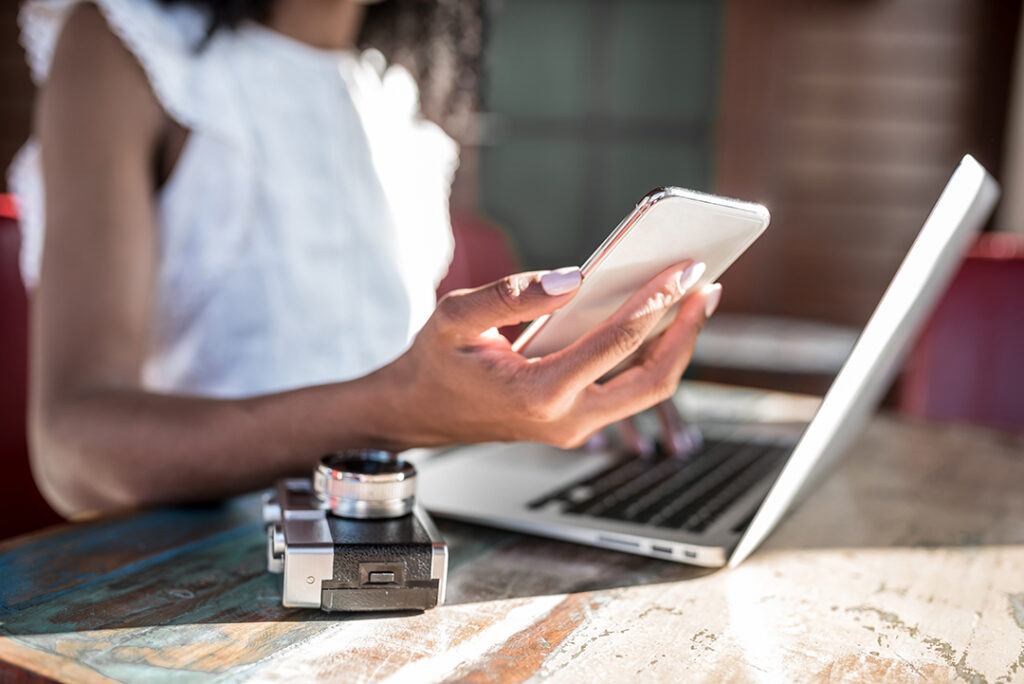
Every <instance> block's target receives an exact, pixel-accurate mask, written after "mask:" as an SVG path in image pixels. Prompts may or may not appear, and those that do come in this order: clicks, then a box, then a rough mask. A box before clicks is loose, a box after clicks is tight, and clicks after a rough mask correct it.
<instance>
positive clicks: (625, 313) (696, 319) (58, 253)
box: [29, 5, 714, 514]
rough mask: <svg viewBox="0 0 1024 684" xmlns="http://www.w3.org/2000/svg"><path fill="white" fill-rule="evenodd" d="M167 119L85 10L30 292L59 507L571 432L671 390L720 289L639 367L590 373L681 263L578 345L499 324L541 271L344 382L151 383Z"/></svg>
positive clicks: (73, 31) (437, 318) (539, 294)
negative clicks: (502, 333)
mask: <svg viewBox="0 0 1024 684" xmlns="http://www.w3.org/2000/svg"><path fill="white" fill-rule="evenodd" d="M169 126H170V122H169V121H168V120H167V117H166V115H165V114H164V112H163V111H162V110H161V108H160V106H159V103H158V102H157V100H156V98H155V97H154V95H153V93H152V92H151V91H150V88H149V84H148V82H147V81H146V78H145V75H144V74H143V73H142V71H141V69H140V68H139V66H138V65H137V64H136V62H135V61H134V59H133V58H132V56H131V55H130V54H129V53H128V52H127V50H126V49H125V48H124V47H123V46H122V45H121V44H120V43H119V41H118V40H117V39H116V38H115V37H114V36H113V35H112V34H111V33H110V31H109V30H108V29H107V27H106V25H105V23H104V22H103V19H102V17H101V16H100V15H99V13H98V11H97V10H96V9H95V8H93V7H91V6H88V5H85V6H82V7H80V8H79V9H77V10H76V11H75V12H74V14H73V16H72V17H71V18H70V20H69V24H68V25H67V27H66V28H65V30H64V32H63V34H62V37H61V39H60V42H59V45H58V49H57V52H56V55H55V58H54V63H53V68H52V70H51V75H50V80H49V81H48V83H47V84H46V86H45V87H44V89H43V92H42V94H41V100H40V108H39V113H38V122H37V128H38V137H39V140H40V143H41V145H42V153H43V169H44V179H45V187H46V195H47V198H46V215H47V226H46V244H45V249H44V256H43V262H42V270H41V277H40V282H39V286H38V289H37V290H36V292H35V293H34V295H33V301H32V312H33V321H32V342H31V345H32V347H31V357H32V368H31V390H30V391H31V397H30V408H29V412H30V416H29V423H30V435H31V439H32V459H33V467H34V471H35V474H36V479H37V481H38V482H39V483H40V487H41V489H42V490H43V493H44V494H45V495H46V496H47V498H48V499H49V500H50V502H51V503H53V504H54V506H55V507H57V508H58V510H60V511H61V512H62V513H65V514H72V513H77V512H81V511H86V510H109V509H115V508H124V507H130V506H138V505H147V504H156V503H165V502H176V501H187V500H198V499H209V498H215V497H221V496H225V495H228V494H231V493H235V492H240V491H245V490H248V489H252V488H255V487H259V486H263V485H266V484H269V483H270V482H271V481H272V480H273V479H274V478H276V477H279V476H281V475H283V474H286V473H290V472H296V471H304V470H305V469H307V468H308V467H310V465H311V464H312V463H313V461H314V460H315V458H316V457H317V456H319V455H320V454H322V453H324V452H328V451H334V450H338V449H341V448H346V447H377V448H389V449H394V450H400V449H403V448H407V447H411V446H419V445H437V444H445V443H453V442H468V441H480V440H495V439H506V440H509V439H531V440H537V441H546V442H550V443H554V444H559V445H566V446H568V445H573V444H577V443H579V442H581V441H582V440H583V439H584V438H585V437H586V436H587V435H589V434H591V433H592V432H594V431H595V430H597V429H599V428H600V427H601V426H603V425H605V424H607V423H609V422H612V421H614V420H617V419H619V418H622V417H625V416H628V415H630V414H632V413H635V412H636V411H638V410H641V409H643V408H646V407H647V406H650V405H652V404H654V403H656V402H657V401H658V400H660V399H663V398H664V397H666V396H668V395H669V394H670V393H671V391H672V390H673V389H674V387H675V385H676V382H677V380H678V378H679V376H680V374H681V372H682V370H683V368H684V367H685V365H686V363H687V361H688V360H689V355H690V352H691V350H692V347H693V343H694V340H695V337H696V334H697V332H698V331H699V329H700V327H701V325H702V324H703V321H704V319H705V317H706V312H705V307H706V306H707V305H708V303H709V302H711V300H709V299H708V293H704V292H701V293H694V294H693V295H691V296H689V297H688V298H687V300H686V302H684V304H683V306H682V307H681V308H680V311H679V314H678V315H677V317H676V320H675V322H674V323H673V325H672V326H671V327H670V328H669V329H668V330H667V331H666V332H665V333H664V334H663V335H662V336H661V337H660V338H659V339H658V340H657V342H656V343H654V344H651V345H648V346H647V347H646V348H645V350H644V352H643V354H642V356H641V358H640V359H639V360H638V361H637V362H636V363H635V364H634V365H633V367H631V368H630V369H629V370H627V371H626V372H624V373H622V374H621V375H619V376H617V377H616V379H615V380H613V381H611V382H609V383H606V384H604V385H597V384H595V381H596V380H597V379H598V378H599V377H601V376H602V375H603V374H604V373H605V372H607V371H608V370H610V369H611V368H612V367H614V366H615V365H617V364H618V363H619V361H620V360H621V359H622V358H625V357H626V356H627V355H628V354H630V353H631V352H632V351H634V350H635V349H637V348H638V346H639V345H640V342H641V341H642V340H643V338H644V336H645V335H646V332H647V331H648V330H650V329H651V327H653V326H654V324H655V323H656V322H657V320H658V319H659V318H660V317H661V316H662V315H663V314H664V311H665V310H666V309H667V308H668V307H670V306H671V305H672V304H673V303H675V302H676V301H678V300H679V299H681V298H682V297H683V296H684V295H685V294H687V293H685V292H684V290H683V288H681V287H680V277H679V276H680V273H681V272H682V270H683V268H685V264H682V265H679V266H677V267H674V268H672V269H669V270H667V271H665V272H664V273H662V274H661V275H659V276H658V278H656V279H655V280H653V281H652V282H651V283H650V284H649V285H648V286H647V287H646V288H644V290H642V291H641V292H638V293H637V294H636V295H635V296H634V297H633V298H632V299H631V300H630V302H628V303H627V304H625V305H624V306H623V307H622V309H620V310H619V312H618V313H616V314H615V316H613V317H612V318H611V319H609V320H608V321H607V322H606V323H605V324H603V325H601V326H599V327H598V328H596V329H595V330H593V331H592V332H591V333H590V334H588V335H587V336H585V337H584V338H582V339H581V340H579V341H578V342H577V343H576V344H574V345H573V346H572V347H570V348H568V349H566V350H564V351H562V352H559V353H557V354H553V355H551V356H549V357H545V358H543V359H539V360H533V361H530V360H527V359H525V358H523V357H522V356H520V355H518V354H515V353H513V352H512V351H511V350H510V348H509V345H508V343H507V341H505V340H504V339H503V338H500V337H499V336H497V335H496V334H495V333H492V332H491V330H492V328H493V327H495V326H501V325H506V324H510V323H518V322H521V321H525V320H530V319H533V318H536V317H537V316H539V315H542V314H544V313H548V312H550V311H552V310H554V309H556V308H558V307H559V306H561V305H563V304H565V303H566V302H567V301H568V300H569V299H570V298H571V297H572V296H573V294H574V293H575V287H574V286H573V285H574V284H573V283H570V287H569V288H568V289H567V291H565V292H563V293H561V294H550V293H549V291H550V290H551V289H552V288H551V285H552V282H553V278H552V277H551V276H548V277H547V278H545V274H543V273H531V274H520V275H517V276H510V277H509V278H506V279H504V280H502V281H498V282H497V283H494V284H492V285H489V286H485V287H482V288H478V289H476V290H469V291H461V292H458V293H453V294H452V295H450V296H448V297H446V298H445V299H444V300H442V302H441V303H440V304H439V306H438V309H437V311H436V312H435V314H434V315H433V316H432V317H431V319H430V321H428V323H427V324H426V326H425V327H424V328H423V330H422V331H421V332H420V334H419V335H418V336H417V339H416V340H415V342H414V343H413V345H412V347H411V348H410V349H409V351H408V352H407V353H406V354H404V355H403V356H402V357H401V358H399V359H398V360H397V361H395V362H394V363H392V364H389V365H388V366H385V367H384V368H382V369H380V370H378V371H376V372H374V373H371V374H369V375H367V376H366V377H363V378H360V379H357V380H354V381H351V382H345V383H337V384H332V385H324V386H320V387H311V388H305V389H300V390H295V391H290V392H283V393H279V394H274V395H268V396H262V397H256V398H252V399H244V400H214V399H201V398H192V397H179V396H167V395H159V394H154V393H149V392H146V391H144V390H143V389H142V388H141V386H140V371H141V366H142V361H143V355H144V352H145V345H146V336H147V332H148V326H149V315H150V306H151V297H152V290H153V281H154V272H155V268H156V250H157V248H158V247H157V240H156V237H157V231H156V225H155V217H154V214H155V212H154V193H155V188H156V186H157V171H156V168H157V166H158V161H159V156H160V155H159V151H160V149H161V146H162V145H163V143H164V140H165V137H166V135H167V132H168V130H169ZM563 281H564V277H563ZM576 284H578V283H576ZM545 285H547V286H548V287H547V289H545ZM563 285H564V283H563ZM713 297H714V296H713ZM711 303H713V302H711Z"/></svg>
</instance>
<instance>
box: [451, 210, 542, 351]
mask: <svg viewBox="0 0 1024 684" xmlns="http://www.w3.org/2000/svg"><path fill="white" fill-rule="evenodd" d="M452 235H453V236H454V238H455V253H454V254H453V255H452V263H451V265H450V266H449V267H448V274H447V275H446V276H445V277H444V280H442V281H441V284H440V285H438V287H437V296H438V297H440V296H441V295H443V294H445V293H446V292H450V291H452V290H457V289H460V288H463V287H477V286H478V285H485V284H487V283H490V282H493V281H495V280H497V279H499V278H503V277H505V276H507V275H511V274H513V273H517V272H519V271H521V270H522V269H521V268H520V264H519V260H518V259H517V258H516V256H515V253H514V252H513V250H512V246H511V244H510V243H509V241H508V238H507V237H506V236H505V234H504V233H503V232H502V231H501V229H500V228H498V227H497V226H495V225H493V224H492V223H489V222H488V221H487V220H486V219H484V218H483V217H482V216H480V215H479V214H475V213H465V212H461V213H453V214H452ZM521 327H522V326H507V327H504V328H501V330H500V332H501V334H503V335H504V336H505V337H507V338H509V339H515V338H516V337H517V336H518V334H519V332H520V330H521Z"/></svg>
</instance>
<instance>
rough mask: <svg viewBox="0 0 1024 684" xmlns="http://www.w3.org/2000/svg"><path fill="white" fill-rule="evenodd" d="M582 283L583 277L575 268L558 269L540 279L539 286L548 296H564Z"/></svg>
mask: <svg viewBox="0 0 1024 684" xmlns="http://www.w3.org/2000/svg"><path fill="white" fill-rule="evenodd" d="M581 282H583V275H582V274H581V273H580V269H579V268H578V267H576V266H569V267H567V268H560V269H557V270H555V271H551V272H550V273H545V274H544V275H542V276H541V277H540V286H541V287H543V288H544V292H545V293H546V294H548V295H551V296H555V295H564V294H567V293H569V292H572V291H573V290H575V289H576V288H577V287H579V286H580V283H581Z"/></svg>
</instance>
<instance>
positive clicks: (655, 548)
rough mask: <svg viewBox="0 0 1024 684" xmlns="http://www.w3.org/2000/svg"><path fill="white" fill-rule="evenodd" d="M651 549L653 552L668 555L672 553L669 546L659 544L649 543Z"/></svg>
mask: <svg viewBox="0 0 1024 684" xmlns="http://www.w3.org/2000/svg"><path fill="white" fill-rule="evenodd" d="M651 551H653V552H654V553H664V554H666V555H669V556H671V555H672V547H671V546H661V545H660V544H651Z"/></svg>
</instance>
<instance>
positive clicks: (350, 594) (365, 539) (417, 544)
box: [321, 514, 439, 611]
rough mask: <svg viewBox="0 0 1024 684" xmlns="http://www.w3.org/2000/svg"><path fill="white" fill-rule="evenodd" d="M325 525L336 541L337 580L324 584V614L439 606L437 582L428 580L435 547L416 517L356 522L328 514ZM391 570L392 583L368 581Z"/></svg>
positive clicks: (335, 564) (423, 608)
mask: <svg viewBox="0 0 1024 684" xmlns="http://www.w3.org/2000/svg"><path fill="white" fill-rule="evenodd" d="M327 524H328V525H329V527H330V529H331V537H332V538H333V540H334V579H333V581H330V582H327V581H325V582H323V583H322V585H321V586H322V589H321V596H322V598H321V608H322V609H323V610H340V611H372V610H403V609H408V610H426V609H428V608H433V607H434V606H436V605H437V593H438V588H439V587H438V580H432V579H430V566H431V560H432V557H433V546H432V542H431V540H430V536H429V535H428V534H427V532H426V530H424V529H423V526H422V525H421V524H420V522H419V520H417V518H416V516H414V515H412V514H409V515H405V516H402V517H401V518H390V519H383V520H353V519H349V518H341V517H338V516H334V515H328V516H327ZM361 569H362V572H361ZM388 570H390V571H393V572H394V579H395V581H394V582H386V583H371V582H368V581H366V578H367V576H368V574H369V572H368V571H375V572H381V571H388Z"/></svg>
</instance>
